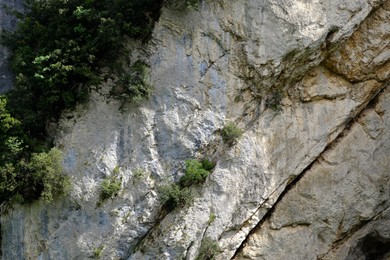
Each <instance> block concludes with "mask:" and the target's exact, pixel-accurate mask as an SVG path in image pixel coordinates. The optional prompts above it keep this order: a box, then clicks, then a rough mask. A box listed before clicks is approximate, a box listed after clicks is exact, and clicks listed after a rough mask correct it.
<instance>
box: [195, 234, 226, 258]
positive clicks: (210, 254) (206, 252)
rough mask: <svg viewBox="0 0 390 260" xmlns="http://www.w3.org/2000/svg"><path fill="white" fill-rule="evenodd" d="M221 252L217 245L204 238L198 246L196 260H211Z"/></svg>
mask: <svg viewBox="0 0 390 260" xmlns="http://www.w3.org/2000/svg"><path fill="white" fill-rule="evenodd" d="M220 252H221V250H220V248H219V246H218V243H217V242H216V241H214V240H212V239H211V238H209V237H205V238H204V239H203V240H202V244H201V245H200V248H199V252H198V256H197V257H196V260H212V259H215V257H216V256H217V255H218V254H219V253H220Z"/></svg>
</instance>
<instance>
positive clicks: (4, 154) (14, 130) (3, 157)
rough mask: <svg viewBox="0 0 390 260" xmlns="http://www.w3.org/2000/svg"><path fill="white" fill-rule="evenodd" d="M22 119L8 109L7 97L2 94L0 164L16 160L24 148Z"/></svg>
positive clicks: (0, 106)
mask: <svg viewBox="0 0 390 260" xmlns="http://www.w3.org/2000/svg"><path fill="white" fill-rule="evenodd" d="M20 134H21V129H20V121H19V120H17V119H15V118H14V117H12V116H11V114H10V113H9V111H8V110H7V99H6V97H4V96H1V95H0V151H1V153H0V165H5V164H6V163H8V162H12V161H14V160H15V159H16V158H17V156H18V154H19V153H20V152H21V150H22V146H23V141H22V140H21V138H20V136H19V135H20Z"/></svg>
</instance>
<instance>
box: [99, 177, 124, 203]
mask: <svg viewBox="0 0 390 260" xmlns="http://www.w3.org/2000/svg"><path fill="white" fill-rule="evenodd" d="M121 186H122V182H121V181H120V180H119V179H117V177H116V176H110V177H108V178H106V179H104V180H103V181H102V183H101V184H100V198H99V199H100V200H99V203H98V204H100V203H102V202H104V201H105V200H108V199H110V198H113V197H115V196H117V195H118V193H119V191H120V190H121Z"/></svg>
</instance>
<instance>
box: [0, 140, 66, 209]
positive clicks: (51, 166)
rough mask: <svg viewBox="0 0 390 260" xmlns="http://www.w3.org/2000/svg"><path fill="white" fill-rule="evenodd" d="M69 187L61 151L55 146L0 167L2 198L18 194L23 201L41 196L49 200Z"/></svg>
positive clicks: (0, 195)
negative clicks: (63, 169)
mask: <svg viewBox="0 0 390 260" xmlns="http://www.w3.org/2000/svg"><path fill="white" fill-rule="evenodd" d="M69 190H70V179H69V177H68V176H66V175H64V174H63V173H62V153H61V152H60V151H59V150H58V149H57V148H53V149H51V150H50V151H49V152H41V153H34V154H32V156H31V158H30V160H29V161H28V162H27V161H25V159H21V160H20V161H16V162H14V163H7V164H5V165H3V166H1V167H0V198H1V201H2V202H3V201H6V200H8V199H11V198H12V197H14V196H18V197H19V198H22V201H23V202H32V201H34V200H36V199H39V198H41V199H42V200H43V201H44V202H47V203H49V202H51V201H53V200H54V199H55V198H57V197H60V196H63V195H66V194H67V193H68V192H69Z"/></svg>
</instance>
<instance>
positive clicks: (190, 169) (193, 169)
mask: <svg viewBox="0 0 390 260" xmlns="http://www.w3.org/2000/svg"><path fill="white" fill-rule="evenodd" d="M209 174H210V172H209V171H208V170H205V169H204V168H203V164H202V163H201V162H199V161H198V160H186V170H185V174H184V176H182V177H181V178H180V181H179V183H180V185H181V186H182V187H189V186H191V185H193V184H199V183H202V182H203V181H204V180H205V179H206V178H207V176H208V175H209Z"/></svg>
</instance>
